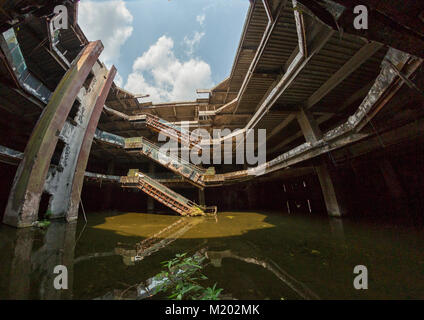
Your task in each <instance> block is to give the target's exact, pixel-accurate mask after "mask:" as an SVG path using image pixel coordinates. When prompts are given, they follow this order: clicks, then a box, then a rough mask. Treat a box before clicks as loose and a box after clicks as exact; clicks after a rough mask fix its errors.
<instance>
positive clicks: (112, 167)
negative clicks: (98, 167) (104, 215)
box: [103, 161, 115, 210]
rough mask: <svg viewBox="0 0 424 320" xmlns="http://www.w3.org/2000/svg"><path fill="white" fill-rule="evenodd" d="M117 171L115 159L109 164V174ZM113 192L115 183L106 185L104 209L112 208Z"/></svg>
mask: <svg viewBox="0 0 424 320" xmlns="http://www.w3.org/2000/svg"><path fill="white" fill-rule="evenodd" d="M114 171H115V162H114V161H110V162H109V164H108V166H107V174H108V175H113V174H114ZM112 192H113V185H112V184H111V183H108V184H107V185H106V186H105V192H104V195H105V197H104V199H103V201H104V203H103V209H104V210H108V209H111V206H112Z"/></svg>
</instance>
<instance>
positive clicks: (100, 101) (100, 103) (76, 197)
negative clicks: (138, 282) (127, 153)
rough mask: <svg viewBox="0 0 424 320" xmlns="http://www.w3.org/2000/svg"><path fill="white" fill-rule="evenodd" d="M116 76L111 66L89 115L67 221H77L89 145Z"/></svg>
mask: <svg viewBox="0 0 424 320" xmlns="http://www.w3.org/2000/svg"><path fill="white" fill-rule="evenodd" d="M115 75H116V68H115V66H112V68H111V69H110V71H109V73H108V74H107V76H106V81H105V82H104V84H103V88H102V90H101V93H100V95H99V97H98V98H97V101H96V105H95V106H94V110H93V113H92V114H91V118H90V122H89V124H88V126H87V130H86V132H85V135H84V140H83V142H82V145H81V149H80V152H79V156H78V161H77V166H76V170H75V175H74V180H73V182H72V192H71V199H70V203H69V210H68V212H67V214H66V220H67V221H73V220H77V219H78V208H79V203H80V198H81V191H82V186H83V183H84V173H85V169H86V167H87V162H88V158H89V156H90V150H91V145H92V143H93V138H94V134H95V132H96V128H97V124H98V123H99V119H100V115H101V114H102V110H103V107H104V105H105V102H106V98H107V96H108V94H109V91H110V87H111V86H112V83H113V79H114V78H115Z"/></svg>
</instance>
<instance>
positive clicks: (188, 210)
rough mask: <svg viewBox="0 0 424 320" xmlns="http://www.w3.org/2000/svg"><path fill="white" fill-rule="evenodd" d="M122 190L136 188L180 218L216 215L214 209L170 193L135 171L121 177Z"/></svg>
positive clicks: (166, 188) (157, 183) (151, 179)
mask: <svg viewBox="0 0 424 320" xmlns="http://www.w3.org/2000/svg"><path fill="white" fill-rule="evenodd" d="M121 185H122V187H123V188H137V189H139V190H141V191H143V192H144V193H146V194H147V195H149V196H151V197H152V198H154V199H155V200H157V201H159V202H160V203H162V204H163V205H165V206H167V207H169V208H170V209H172V210H174V211H175V212H177V213H179V214H180V215H182V216H204V215H207V214H216V211H217V208H216V207H204V206H200V205H198V204H196V203H194V202H193V201H191V200H189V199H187V198H185V197H183V196H182V195H180V194H178V193H176V192H174V191H172V190H171V189H169V188H168V187H166V186H164V185H163V184H161V183H159V182H157V181H156V180H154V179H153V178H151V177H149V176H148V175H146V174H144V173H141V172H140V171H139V170H137V169H131V170H130V171H129V173H128V176H126V177H121Z"/></svg>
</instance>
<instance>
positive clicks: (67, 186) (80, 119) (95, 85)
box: [45, 63, 107, 218]
mask: <svg viewBox="0 0 424 320" xmlns="http://www.w3.org/2000/svg"><path fill="white" fill-rule="evenodd" d="M93 73H94V75H95V77H94V78H93V80H92V81H91V83H90V86H89V88H88V89H86V88H84V87H83V88H81V90H80V93H79V95H78V98H79V100H80V103H81V105H80V108H79V110H78V113H77V115H76V117H75V119H74V120H75V122H76V125H75V126H74V125H72V124H70V123H69V122H68V123H67V124H66V125H65V127H64V129H63V130H62V133H61V137H62V138H63V141H64V142H65V144H66V145H65V148H64V150H63V153H62V156H61V159H60V162H59V167H58V168H55V169H52V170H50V171H49V175H48V178H47V180H46V184H45V190H46V191H47V192H48V193H50V194H51V195H52V197H51V201H50V205H49V211H50V213H51V217H52V218H61V217H65V215H66V212H67V210H68V206H69V198H70V196H71V189H72V180H73V177H74V173H75V170H76V165H77V160H78V155H79V153H80V149H81V145H82V141H83V139H84V135H85V132H86V130H87V126H88V123H89V121H90V119H91V115H92V112H93V109H94V105H95V103H96V100H97V97H98V96H99V93H100V91H101V88H102V85H103V83H104V81H105V76H106V74H107V69H106V68H105V67H103V66H102V65H100V64H99V63H96V64H95V65H94V66H93Z"/></svg>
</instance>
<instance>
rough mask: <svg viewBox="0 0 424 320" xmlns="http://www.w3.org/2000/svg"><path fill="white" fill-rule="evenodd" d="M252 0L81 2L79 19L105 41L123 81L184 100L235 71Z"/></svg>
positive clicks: (156, 95) (159, 97)
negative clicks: (233, 67) (232, 70)
mask: <svg viewBox="0 0 424 320" xmlns="http://www.w3.org/2000/svg"><path fill="white" fill-rule="evenodd" d="M248 7H249V1H248V0H170V1H169V0H127V1H124V0H111V1H93V0H91V1H90V0H82V1H81V2H80V10H79V12H80V14H79V23H80V25H81V27H82V29H83V31H84V32H85V33H86V35H87V37H88V38H89V40H97V39H100V40H102V41H103V43H104V45H105V51H104V53H103V54H102V57H101V59H102V60H104V61H105V62H106V64H108V65H111V64H114V65H115V66H116V67H117V68H118V72H119V76H118V78H117V82H119V84H120V85H121V86H122V87H124V88H125V89H127V90H130V91H132V92H133V93H136V94H138V93H147V94H150V95H151V98H150V99H146V100H153V101H155V102H159V101H182V100H193V99H195V98H196V94H195V90H196V89H197V88H199V89H204V88H209V87H212V86H213V85H216V84H218V83H219V82H221V81H222V80H224V79H225V78H226V77H227V76H228V75H229V73H230V71H231V67H232V64H233V61H234V56H235V53H236V50H237V46H238V43H239V40H240V36H241V31H242V28H243V24H244V21H245V18H246V13H247V10H248Z"/></svg>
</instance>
